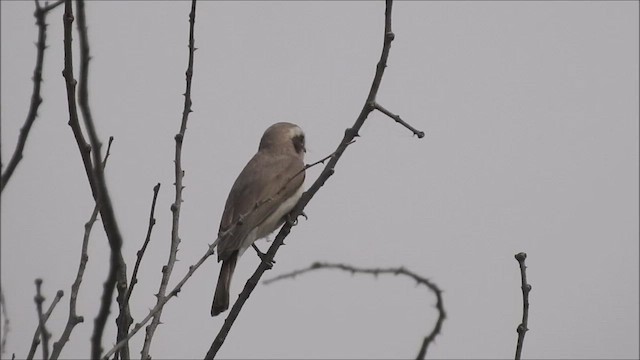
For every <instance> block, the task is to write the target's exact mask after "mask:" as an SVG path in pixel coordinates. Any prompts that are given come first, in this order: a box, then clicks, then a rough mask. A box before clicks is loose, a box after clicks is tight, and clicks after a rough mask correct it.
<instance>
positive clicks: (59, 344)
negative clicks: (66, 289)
mask: <svg viewBox="0 0 640 360" xmlns="http://www.w3.org/2000/svg"><path fill="white" fill-rule="evenodd" d="M112 143H113V136H111V137H110V138H109V145H108V146H107V153H106V155H105V156H104V160H103V161H102V167H103V168H104V167H105V166H107V159H109V154H110V153H111V144H112ZM99 211H100V208H99V207H98V204H97V203H96V204H95V206H94V207H93V212H92V213H91V216H90V218H89V221H87V222H86V223H85V224H84V236H83V237H82V248H81V251H80V265H78V273H77V274H76V279H75V280H74V282H73V284H72V285H71V296H70V297H69V317H68V319H67V325H65V327H64V331H63V332H62V335H60V339H58V341H56V342H55V343H54V344H53V352H52V353H51V360H56V359H58V357H60V353H61V352H62V348H64V346H65V345H66V344H67V342H68V341H69V338H70V336H71V332H72V331H73V328H74V327H75V326H76V325H78V324H79V323H81V322H83V321H84V317H82V316H78V314H77V313H76V302H77V299H78V292H79V291H80V284H81V283H82V277H83V276H84V270H85V268H86V266H87V261H88V260H89V256H88V255H87V252H88V247H89V236H90V235H91V229H92V228H93V224H94V223H95V222H96V220H97V218H98V213H99Z"/></svg>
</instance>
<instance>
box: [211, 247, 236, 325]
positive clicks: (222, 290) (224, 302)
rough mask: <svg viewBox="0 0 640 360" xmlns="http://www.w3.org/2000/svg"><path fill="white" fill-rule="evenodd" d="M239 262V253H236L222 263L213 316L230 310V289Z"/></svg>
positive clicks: (212, 308)
mask: <svg viewBox="0 0 640 360" xmlns="http://www.w3.org/2000/svg"><path fill="white" fill-rule="evenodd" d="M237 262H238V252H237V251H236V252H234V253H233V254H231V256H229V258H227V259H226V260H223V261H222V268H221V269H220V276H219V277H218V285H216V292H215V294H214V295H213V304H211V316H216V315H218V314H220V313H221V312H224V311H226V310H227V309H228V308H229V289H230V287H231V277H232V276H233V271H234V270H235V268H236V263H237Z"/></svg>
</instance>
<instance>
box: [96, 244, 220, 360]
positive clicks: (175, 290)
mask: <svg viewBox="0 0 640 360" xmlns="http://www.w3.org/2000/svg"><path fill="white" fill-rule="evenodd" d="M219 240H220V237H218V238H217V239H216V241H214V242H213V244H211V245H209V248H208V249H207V252H206V253H205V254H204V255H202V257H201V258H200V259H199V260H198V261H197V262H196V263H195V264H193V265H191V266H189V270H188V271H187V273H186V274H185V275H184V277H183V278H182V279H181V280H180V281H179V282H178V284H177V285H176V286H175V287H174V288H173V289H172V290H171V291H170V292H169V293H168V294H167V296H164V297H163V298H162V299H160V300H158V303H157V304H156V306H154V307H153V309H151V310H150V311H149V314H147V316H146V317H145V318H144V319H142V321H141V322H140V323H138V324H136V325H135V326H134V327H133V329H132V330H131V332H130V333H128V334H127V336H126V337H125V338H124V339H122V340H120V341H119V342H118V343H117V344H116V345H115V346H114V347H113V348H112V349H111V350H109V351H107V352H106V353H105V354H104V355H103V357H102V359H103V360H108V359H109V357H110V356H111V355H113V354H114V353H115V352H116V351H118V349H120V347H122V346H123V345H124V344H125V343H127V342H128V341H129V339H131V338H132V337H133V336H134V335H135V334H136V333H137V332H138V331H140V329H142V327H143V326H144V325H145V324H146V323H147V322H149V320H151V319H152V318H153V317H154V316H155V315H156V314H157V313H158V312H159V311H160V310H162V308H163V307H164V305H165V304H166V303H167V302H168V301H169V300H170V299H171V298H172V297H174V296H177V295H178V293H179V292H180V291H181V290H182V286H183V285H184V284H185V283H186V282H187V280H189V278H191V276H192V275H193V274H194V273H195V272H196V270H198V268H199V267H200V266H201V265H202V264H204V262H205V261H206V260H207V259H208V258H209V257H210V256H211V255H213V252H214V251H213V249H214V248H215V247H216V245H217V244H218V241H219Z"/></svg>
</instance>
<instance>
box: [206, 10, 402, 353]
mask: <svg viewBox="0 0 640 360" xmlns="http://www.w3.org/2000/svg"><path fill="white" fill-rule="evenodd" d="M392 5H393V1H392V0H386V9H385V26H384V41H383V46H382V53H381V55H380V60H379V61H378V64H377V66H376V73H375V75H374V77H373V82H372V83H371V89H370V90H369V95H368V96H367V99H366V101H365V104H364V106H363V108H362V110H361V111H360V115H358V118H357V119H356V122H355V123H354V125H353V126H352V127H351V128H348V129H347V130H346V131H345V134H344V137H343V139H342V141H341V142H340V144H339V145H338V148H337V149H336V151H335V152H334V154H333V156H331V158H330V160H329V162H328V163H327V165H326V166H325V168H324V170H323V171H322V172H321V173H320V175H319V176H318V178H317V179H316V181H315V182H314V183H313V184H312V185H311V187H310V188H309V190H307V191H306V192H305V193H303V194H302V197H301V198H300V200H299V201H298V203H297V204H296V206H295V207H294V208H293V210H292V211H291V218H293V219H297V217H298V216H300V215H301V214H302V213H303V210H304V208H305V206H306V205H307V204H308V203H309V201H310V200H311V199H312V198H313V196H314V195H315V194H316V192H317V191H318V190H319V189H320V188H321V187H322V186H323V185H324V183H325V182H326V181H327V179H328V178H329V177H330V176H331V175H333V173H334V172H335V165H336V164H337V162H338V161H339V160H340V157H341V156H342V154H343V153H344V151H345V150H346V148H347V146H349V144H351V143H353V140H354V138H355V137H356V136H358V132H359V130H360V128H361V127H362V125H363V124H364V122H365V120H366V119H367V117H368V116H369V113H371V111H373V109H374V108H375V106H374V104H375V101H376V95H377V94H378V89H379V88H380V83H381V81H382V76H383V75H384V70H385V68H386V66H387V59H388V57H389V50H390V48H391V41H393V39H394V37H395V35H394V34H393V32H392V30H391V10H392ZM293 225H294V222H287V223H285V224H284V226H283V227H282V229H281V230H280V232H279V233H278V235H277V236H276V238H275V240H274V241H273V244H272V245H271V247H270V248H269V251H267V253H266V254H265V255H266V256H265V258H264V259H263V261H262V262H261V263H260V265H259V266H258V268H257V269H256V271H255V272H254V274H253V275H252V276H251V278H249V280H248V281H247V283H246V284H245V287H244V289H243V290H242V292H241V293H240V296H239V297H238V300H237V301H236V302H235V303H234V305H233V307H232V308H231V311H229V315H228V316H227V318H226V320H225V322H224V325H223V326H222V328H221V329H220V331H219V332H218V335H217V336H216V338H215V339H214V340H213V343H212V344H211V347H210V348H209V351H208V352H207V354H206V355H205V359H213V358H214V357H215V355H216V354H217V352H218V350H219V349H220V347H221V346H222V344H223V343H224V340H225V339H226V337H227V335H228V334H229V331H230V330H231V327H232V326H233V323H234V322H235V320H236V318H237V316H238V314H239V313H240V310H241V309H242V306H243V305H244V303H245V302H246V301H247V299H248V297H249V295H250V294H251V292H252V291H253V289H254V288H255V287H256V285H257V284H258V282H259V280H260V278H261V276H262V274H263V273H264V272H265V271H266V270H268V269H269V266H268V265H267V264H269V263H272V262H273V258H274V256H275V254H276V252H277V251H278V249H279V248H280V246H281V245H282V244H283V243H284V239H285V238H286V237H287V235H289V232H290V231H291V227H292V226H293Z"/></svg>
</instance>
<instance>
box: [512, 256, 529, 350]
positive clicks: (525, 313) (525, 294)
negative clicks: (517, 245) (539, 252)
mask: <svg viewBox="0 0 640 360" xmlns="http://www.w3.org/2000/svg"><path fill="white" fill-rule="evenodd" d="M515 257H516V260H517V261H518V264H519V265H520V280H521V282H522V286H521V288H522V322H521V323H520V325H518V328H517V332H518V343H517V345H516V356H515V359H516V360H520V357H521V356H522V346H523V345H524V335H525V333H526V332H527V330H529V328H528V327H527V326H528V323H529V292H530V291H531V285H530V284H529V283H527V267H526V266H525V264H524V261H525V259H526V258H527V254H526V253H523V252H521V253H517V254H516V256H515Z"/></svg>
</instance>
